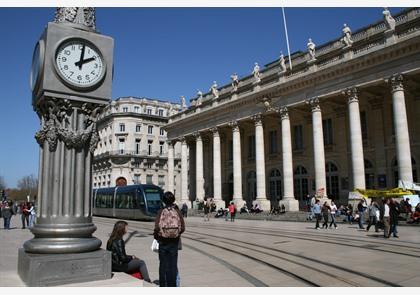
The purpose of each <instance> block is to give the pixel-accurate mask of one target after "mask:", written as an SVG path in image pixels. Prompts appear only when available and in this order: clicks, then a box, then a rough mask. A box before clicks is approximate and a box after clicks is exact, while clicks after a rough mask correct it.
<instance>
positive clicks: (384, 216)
mask: <svg viewBox="0 0 420 295" xmlns="http://www.w3.org/2000/svg"><path fill="white" fill-rule="evenodd" d="M382 204H383V205H382V206H381V216H380V217H381V220H382V222H383V224H384V238H385V239H387V238H389V233H390V232H389V222H390V215H389V199H384V200H383V201H382Z"/></svg>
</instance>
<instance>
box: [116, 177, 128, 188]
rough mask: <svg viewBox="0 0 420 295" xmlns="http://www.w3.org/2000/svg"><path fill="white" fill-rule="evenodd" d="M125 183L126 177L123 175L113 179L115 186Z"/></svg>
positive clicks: (124, 184)
mask: <svg viewBox="0 0 420 295" xmlns="http://www.w3.org/2000/svg"><path fill="white" fill-rule="evenodd" d="M126 185H127V179H125V178H124V177H118V178H117V180H116V181H115V186H126Z"/></svg>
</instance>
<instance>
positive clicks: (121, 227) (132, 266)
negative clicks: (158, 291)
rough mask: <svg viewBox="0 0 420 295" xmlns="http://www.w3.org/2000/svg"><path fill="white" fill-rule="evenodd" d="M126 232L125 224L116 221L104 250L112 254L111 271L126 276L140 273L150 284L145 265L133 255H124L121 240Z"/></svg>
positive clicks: (126, 225)
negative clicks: (123, 273) (122, 273)
mask: <svg viewBox="0 0 420 295" xmlns="http://www.w3.org/2000/svg"><path fill="white" fill-rule="evenodd" d="M127 230H128V224H127V222H125V221H123V220H119V221H117V222H116V223H115V225H114V229H113V230H112V233H111V236H110V237H109V240H108V242H107V244H106V249H107V250H108V251H111V252H112V271H115V272H125V273H128V274H132V273H136V272H140V273H141V275H142V277H143V279H144V280H145V281H146V282H149V283H150V282H151V281H150V277H149V272H148V271H147V266H146V263H145V262H144V261H143V260H140V259H139V258H137V257H136V256H134V255H127V254H126V253H125V242H124V240H123V239H122V238H123V236H124V235H125V234H126V233H127Z"/></svg>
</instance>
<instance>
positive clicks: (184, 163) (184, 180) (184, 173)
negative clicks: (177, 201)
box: [180, 137, 191, 208]
mask: <svg viewBox="0 0 420 295" xmlns="http://www.w3.org/2000/svg"><path fill="white" fill-rule="evenodd" d="M180 141H181V203H182V204H183V203H184V202H185V203H187V205H188V207H189V208H191V202H190V200H189V198H188V159H187V148H188V147H187V141H186V139H185V137H181V139H180Z"/></svg>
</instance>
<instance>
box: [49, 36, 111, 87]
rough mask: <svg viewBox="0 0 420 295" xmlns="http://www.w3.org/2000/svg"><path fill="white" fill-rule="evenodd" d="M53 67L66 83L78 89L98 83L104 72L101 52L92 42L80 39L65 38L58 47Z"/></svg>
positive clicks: (104, 66) (104, 67)
mask: <svg viewBox="0 0 420 295" xmlns="http://www.w3.org/2000/svg"><path fill="white" fill-rule="evenodd" d="M55 67H56V70H57V73H58V74H59V76H60V77H61V79H62V80H63V81H64V82H66V84H68V85H69V86H71V87H73V88H78V89H87V88H92V87H93V86H95V85H98V83H99V82H101V81H102V79H103V77H104V76H105V72H106V65H105V62H104V60H103V57H102V54H101V52H100V51H99V50H98V49H97V48H96V47H95V46H94V45H93V44H92V43H90V42H88V41H86V40H82V39H70V40H66V41H64V42H63V43H62V44H61V45H60V46H59V47H58V49H57V51H56V55H55Z"/></svg>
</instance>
